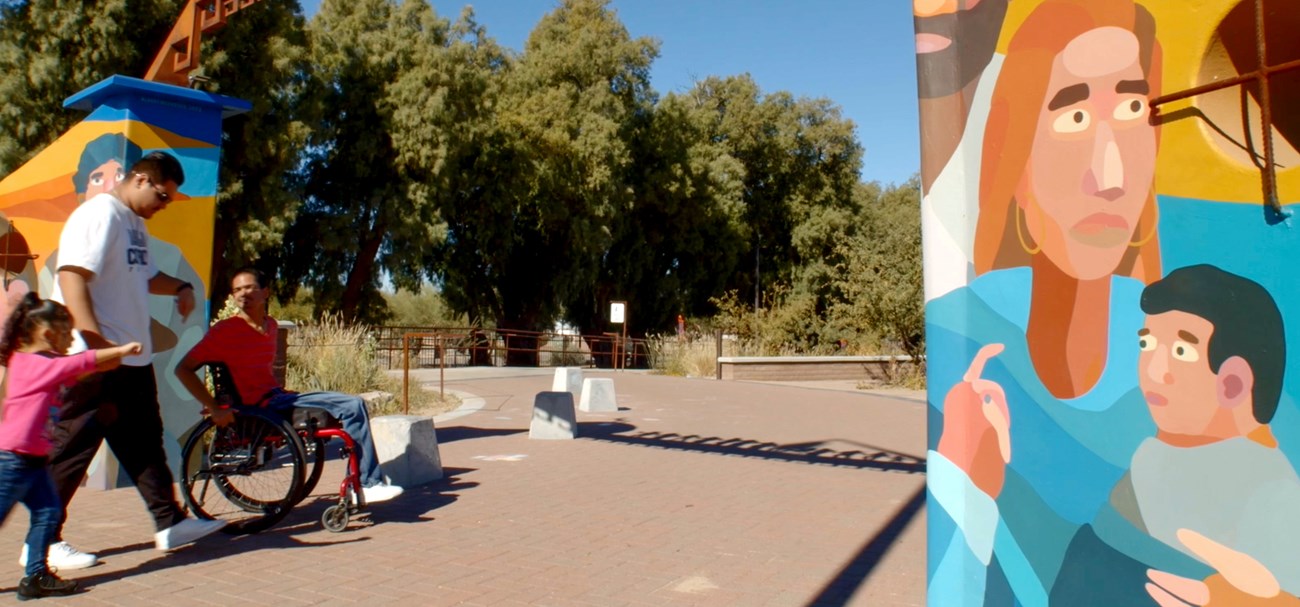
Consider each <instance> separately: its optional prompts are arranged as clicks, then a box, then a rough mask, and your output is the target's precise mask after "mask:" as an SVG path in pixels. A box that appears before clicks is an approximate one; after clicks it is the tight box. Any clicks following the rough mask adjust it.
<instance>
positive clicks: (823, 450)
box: [578, 422, 925, 474]
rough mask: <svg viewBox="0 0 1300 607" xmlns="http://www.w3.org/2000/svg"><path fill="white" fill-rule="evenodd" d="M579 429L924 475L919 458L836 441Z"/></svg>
mask: <svg viewBox="0 0 1300 607" xmlns="http://www.w3.org/2000/svg"><path fill="white" fill-rule="evenodd" d="M579 427H580V430H579V432H578V436H579V438H582V439H586V440H599V441H606V442H611V443H620V444H624V445H637V446H641V447H653V448H659V449H673V450H678V451H694V452H697V453H710V454H715V455H729V456H733V457H750V458H761V459H769V460H775V461H783V462H792V463H800V464H817V465H824V466H841V467H849V468H866V469H871V470H884V471H890V472H903V473H907V474H921V473H924V472H925V460H924V459H923V458H919V457H916V456H913V455H908V454H905V453H898V452H895V451H890V450H888V449H881V448H878V447H873V446H871V445H864V444H861V443H855V442H853V441H844V440H839V439H836V440H828V441H813V442H805V443H792V444H786V445H782V444H778V443H773V442H761V441H754V440H749V439H744V438H721V437H717V436H700V435H698V434H677V433H675V432H653V431H647V432H639V433H637V434H626V433H624V432H625V431H626V430H629V429H635V427H634V426H630V425H628V424H612V423H608V422H606V423H603V424H601V423H596V424H589V423H582V424H579ZM840 442H843V443H848V444H854V445H859V446H861V447H862V449H851V450H847V451H841V450H836V449H831V448H829V447H826V445H828V444H834V443H840Z"/></svg>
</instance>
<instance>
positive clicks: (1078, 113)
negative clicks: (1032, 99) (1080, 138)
mask: <svg viewBox="0 0 1300 607" xmlns="http://www.w3.org/2000/svg"><path fill="white" fill-rule="evenodd" d="M1089 126H1092V115H1090V114H1088V111H1087V110H1080V109H1074V110H1069V111H1067V112H1064V113H1062V114H1061V115H1059V116H1057V117H1056V120H1053V121H1052V130H1054V131H1056V132H1058V133H1078V132H1080V131H1084V130H1087V128H1088V127H1089Z"/></svg>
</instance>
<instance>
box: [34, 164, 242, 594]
mask: <svg viewBox="0 0 1300 607" xmlns="http://www.w3.org/2000/svg"><path fill="white" fill-rule="evenodd" d="M184 181H185V173H184V170H183V169H182V168H181V164H180V162H179V161H177V160H176V158H174V157H172V156H170V155H168V154H165V153H163V152H153V153H151V154H148V155H146V156H144V158H142V159H140V160H139V161H138V162H136V163H135V164H134V165H132V167H131V169H130V170H129V171H128V173H127V175H126V177H125V180H124V181H122V182H121V183H119V184H118V185H117V186H116V187H115V188H113V190H112V192H109V193H104V194H99V195H98V196H95V197H93V198H91V199H90V200H87V201H86V202H85V203H84V204H82V205H81V206H79V207H77V210H76V211H74V212H73V213H72V215H71V216H70V217H69V218H68V221H67V223H65V224H64V226H63V232H62V234H61V235H60V237H59V254H58V262H57V263H58V278H57V281H56V285H55V290H54V297H53V299H55V300H56V301H61V302H63V303H64V304H65V305H67V307H68V310H69V311H71V312H72V319H73V326H74V328H75V329H76V330H77V334H78V340H77V344H76V346H74V349H84V348H102V347H106V346H108V345H110V344H113V343H128V342H132V341H136V342H140V343H141V344H143V347H144V350H143V351H142V352H141V353H140V354H138V355H134V356H128V357H126V358H124V359H123V361H122V365H121V366H120V367H118V368H117V369H114V370H112V371H109V372H106V373H102V374H99V375H96V376H94V377H92V378H90V379H89V380H87V381H85V382H82V383H80V384H78V385H77V386H75V387H74V388H73V389H72V390H71V392H70V393H69V394H68V395H67V397H66V398H65V400H64V402H65V406H64V409H63V411H62V413H61V416H60V417H61V419H60V421H59V423H58V424H57V425H56V426H55V427H54V430H53V432H52V436H51V438H52V440H53V442H54V450H53V451H51V453H50V469H51V472H52V474H53V476H54V482H55V485H56V487H57V488H58V490H59V498H60V499H61V500H62V502H63V504H64V508H65V510H64V519H65V520H66V518H67V511H66V508H67V504H68V503H69V502H70V501H71V500H72V496H73V495H74V494H75V493H76V491H77V488H78V487H79V486H80V485H81V482H82V479H83V478H84V477H85V474H86V468H87V467H88V466H89V465H90V462H91V459H93V458H94V456H95V452H96V451H97V450H98V449H99V446H100V444H101V443H102V442H103V441H105V440H107V441H108V446H109V448H110V449H112V451H113V454H114V455H115V456H117V459H118V461H119V462H120V463H121V465H122V468H123V469H124V470H126V472H127V473H128V474H129V475H130V477H131V480H132V482H134V483H135V486H136V489H137V490H138V491H139V492H140V497H141V498H143V499H144V502H145V504H146V506H147V507H148V509H149V512H150V514H151V515H152V516H153V519H154V525H155V527H156V528H157V533H156V534H154V545H155V547H157V548H158V549H159V550H170V549H172V548H175V547H177V546H180V545H182V544H187V543H190V542H193V541H194V540H197V539H199V538H201V537H203V536H205V535H208V534H210V533H213V532H215V531H218V530H220V529H221V528H222V527H223V526H224V523H221V522H219V521H203V520H197V519H193V518H187V517H186V516H185V514H184V512H183V511H182V510H181V509H180V506H179V505H178V504H177V502H176V491H175V488H174V487H173V485H172V474H171V470H170V469H169V468H168V467H167V456H166V451H165V450H164V449H163V426H162V415H161V412H160V410H159V406H158V387H157V383H156V380H155V379H154V372H153V365H152V363H151V360H152V357H153V350H152V340H151V339H150V338H149V324H150V322H149V296H150V295H151V294H152V295H163V296H169V297H175V298H176V305H177V311H178V312H179V313H180V314H181V315H182V316H188V315H189V314H190V313H191V312H192V311H193V310H194V304H195V302H194V287H193V285H191V284H190V283H188V282H185V281H183V280H181V279H179V278H176V277H174V276H170V275H168V274H166V273H164V272H161V271H159V270H158V268H157V267H156V266H155V265H154V262H153V258H152V256H151V255H150V252H149V232H148V230H147V229H146V228H145V224H144V220H146V219H149V218H150V217H153V216H154V214H155V213H157V212H159V211H161V210H163V209H165V208H166V207H167V204H168V203H169V202H171V200H172V198H173V197H174V196H175V195H176V192H177V188H179V187H180V185H181V184H182V183H184ZM62 533H63V525H62V522H61V523H60V525H59V529H58V533H57V534H56V536H55V538H54V539H55V542H53V543H51V546H50V552H49V557H48V558H49V563H50V565H52V566H54V567H58V568H59V569H79V568H83V567H90V566H92V565H94V564H95V562H96V560H97V559H96V557H95V555H93V554H87V553H84V552H80V551H78V550H76V549H75V548H73V547H72V546H71V545H70V544H68V543H67V542H65V541H63V537H62ZM26 557H27V555H26V553H24V554H23V557H22V560H23V561H26Z"/></svg>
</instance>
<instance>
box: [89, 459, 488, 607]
mask: <svg viewBox="0 0 1300 607" xmlns="http://www.w3.org/2000/svg"><path fill="white" fill-rule="evenodd" d="M474 470H475V469H474V468H444V469H443V478H441V479H439V480H437V481H435V482H432V483H429V484H426V485H421V486H418V487H409V488H407V489H406V491H405V492H404V493H402V495H400V496H398V497H397V498H395V499H393V500H392V501H388V502H383V503H381V504H375V505H374V506H368V507H367V508H366V509H365V510H362V511H361V512H358V513H356V514H354V515H353V516H352V520H351V521H350V522H349V524H348V528H347V530H345V531H343V532H341V533H337V534H334V533H329V534H321V533H319V532H320V531H321V530H322V529H323V527H322V526H321V523H320V517H321V515H322V514H324V512H325V509H326V508H328V507H330V506H332V505H334V504H336V503H338V496H337V494H331V493H328V491H329V488H328V487H326V486H325V485H324V484H322V485H321V486H320V487H319V488H318V489H317V491H316V494H315V495H312V496H309V497H308V498H306V499H304V500H303V501H302V503H300V504H298V505H297V506H295V507H294V509H293V510H292V511H291V512H290V513H289V514H288V516H286V517H285V519H284V520H283V521H281V522H280V523H279V524H278V525H276V526H274V527H272V528H270V529H267V530H266V531H262V532H261V533H255V534H251V535H233V536H232V535H226V534H222V533H217V534H213V535H212V536H210V537H208V538H204V539H201V540H199V541H198V542H196V543H194V544H192V545H189V546H184V547H182V548H179V549H177V550H174V551H172V552H170V553H166V554H164V553H161V552H159V553H156V554H157V556H156V557H154V558H152V559H149V560H148V561H145V562H143V563H141V564H140V565H138V566H136V567H132V568H131V569H126V570H122V571H106V572H104V573H102V574H99V575H95V574H93V571H94V569H91V570H89V572H91V575H86V576H81V577H79V578H78V580H79V581H80V582H81V586H82V588H85V589H90V588H93V587H95V586H97V585H99V584H103V583H107V582H112V581H116V580H120V579H124V578H128V577H132V576H136V575H140V574H143V573H148V572H151V571H159V570H162V569H167V568H170V567H184V566H186V565H192V564H195V563H200V562H203V561H209V560H216V559H220V558H223V557H227V556H231V555H236V554H247V553H249V552H253V551H256V550H284V549H298V548H312V547H315V546H327V545H334V544H352V543H356V542H365V541H369V540H370V538H369V537H356V536H352V537H349V532H350V531H356V530H358V529H361V528H364V527H366V526H368V525H373V524H380V523H419V522H426V521H430V520H433V517H429V516H427V513H429V512H430V511H432V510H436V509H438V508H441V507H443V506H446V505H448V504H451V503H452V502H455V501H456V500H457V498H458V495H457V493H455V492H458V491H463V490H466V489H473V488H474V487H477V486H478V483H475V482H465V481H462V480H461V477H462V476H464V475H466V474H469V473H471V472H474ZM305 534H313V535H314V537H313V539H312V541H303V540H300V539H298V537H297V536H300V535H305ZM321 537H324V538H329V539H328V540H326V541H320V540H319V539H317V538H321ZM141 550H146V551H153V543H152V542H140V543H136V544H131V545H128V546H119V547H117V548H109V549H107V550H100V551H98V554H99V556H100V558H101V559H106V558H111V557H113V556H115V555H119V554H125V553H129V552H136V551H141Z"/></svg>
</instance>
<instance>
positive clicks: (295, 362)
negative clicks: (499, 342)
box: [285, 316, 460, 415]
mask: <svg viewBox="0 0 1300 607" xmlns="http://www.w3.org/2000/svg"><path fill="white" fill-rule="evenodd" d="M287 356H288V361H287V362H288V368H287V369H286V378H285V379H286V381H285V384H286V387H287V388H289V389H291V390H298V391H302V392H309V391H316V390H326V391H333V392H345V393H348V394H362V393H365V392H387V393H389V394H392V395H393V398H391V399H389V400H388V401H386V402H383V403H379V404H378V405H373V404H372V406H371V411H370V413H371V415H387V414H391V413H399V412H401V411H402V380H401V378H397V377H392V376H390V375H388V374H387V373H385V372H384V370H383V368H382V367H380V365H379V361H378V359H377V358H376V356H375V342H374V339H373V338H372V337H371V336H370V334H369V333H368V332H366V331H365V330H364V329H363V328H361V327H359V326H356V325H348V324H346V323H344V322H343V320H342V319H341V318H340V317H338V316H326V317H325V318H323V319H321V320H319V321H316V322H311V323H302V324H299V325H298V326H297V328H295V329H294V330H292V331H290V332H289V349H288V352H287ZM413 388H414V389H412V390H411V391H410V398H411V404H410V410H411V412H412V413H416V412H418V413H421V414H427V415H431V414H436V413H440V412H442V411H446V410H450V409H453V408H455V407H456V406H457V405H458V404H459V402H460V399H458V398H455V397H454V396H449V397H447V398H446V399H442V398H440V397H439V396H438V394H436V393H432V392H429V391H427V390H423V389H419V388H418V387H414V386H413Z"/></svg>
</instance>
